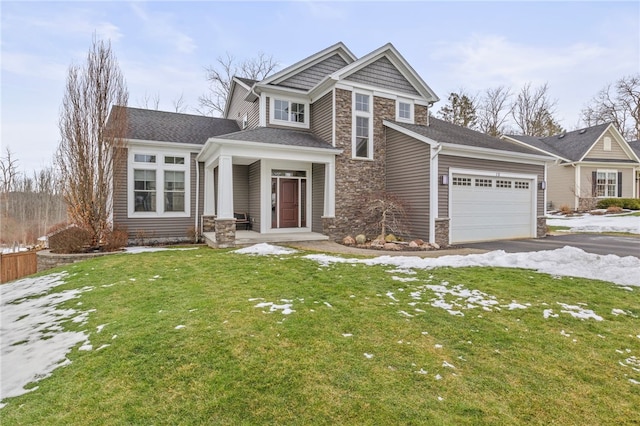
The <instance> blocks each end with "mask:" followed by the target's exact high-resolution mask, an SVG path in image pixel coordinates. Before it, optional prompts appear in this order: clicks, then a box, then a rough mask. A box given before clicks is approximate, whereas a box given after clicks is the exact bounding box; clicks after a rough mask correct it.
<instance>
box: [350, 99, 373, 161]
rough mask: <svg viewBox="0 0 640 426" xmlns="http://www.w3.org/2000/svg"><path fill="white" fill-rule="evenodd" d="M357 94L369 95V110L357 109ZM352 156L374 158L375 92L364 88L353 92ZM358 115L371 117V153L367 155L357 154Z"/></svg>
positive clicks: (356, 158)
mask: <svg viewBox="0 0 640 426" xmlns="http://www.w3.org/2000/svg"><path fill="white" fill-rule="evenodd" d="M356 94H359V95H365V96H369V111H368V112H365V111H356ZM351 111H352V117H351V158H353V159H354V160H373V146H374V145H373V93H371V92H365V91H362V90H354V91H352V92H351ZM356 117H367V118H368V119H369V149H368V152H369V155H368V156H367V157H358V156H356V143H357V137H356V121H357V120H356Z"/></svg>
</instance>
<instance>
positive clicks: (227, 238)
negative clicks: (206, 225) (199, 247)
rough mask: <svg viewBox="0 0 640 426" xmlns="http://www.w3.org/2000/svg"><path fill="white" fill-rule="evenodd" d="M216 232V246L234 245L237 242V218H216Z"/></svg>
mask: <svg viewBox="0 0 640 426" xmlns="http://www.w3.org/2000/svg"><path fill="white" fill-rule="evenodd" d="M214 228H215V233H216V242H215V244H216V247H218V248H227V247H234V246H235V244H236V220H235V219H216V220H215V222H214Z"/></svg>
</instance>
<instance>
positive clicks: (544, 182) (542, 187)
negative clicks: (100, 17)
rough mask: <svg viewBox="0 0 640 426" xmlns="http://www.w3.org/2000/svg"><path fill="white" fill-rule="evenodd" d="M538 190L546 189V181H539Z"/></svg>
mask: <svg viewBox="0 0 640 426" xmlns="http://www.w3.org/2000/svg"><path fill="white" fill-rule="evenodd" d="M540 189H547V182H546V181H544V180H543V181H541V182H540Z"/></svg>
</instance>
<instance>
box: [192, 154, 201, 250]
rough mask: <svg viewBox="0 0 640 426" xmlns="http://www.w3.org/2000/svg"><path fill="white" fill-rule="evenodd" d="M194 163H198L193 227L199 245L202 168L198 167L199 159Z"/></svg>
mask: <svg viewBox="0 0 640 426" xmlns="http://www.w3.org/2000/svg"><path fill="white" fill-rule="evenodd" d="M193 161H194V162H195V163H196V213H195V214H194V217H195V224H194V225H193V233H194V234H195V235H194V237H193V238H194V240H195V241H194V243H195V244H198V237H199V236H200V233H199V232H198V215H199V214H200V167H199V166H198V158H194V159H193Z"/></svg>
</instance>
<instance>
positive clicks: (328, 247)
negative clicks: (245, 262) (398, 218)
mask: <svg viewBox="0 0 640 426" xmlns="http://www.w3.org/2000/svg"><path fill="white" fill-rule="evenodd" d="M281 245H286V246H287V247H292V248H297V249H300V250H308V251H317V252H322V253H336V254H346V255H352V256H369V257H377V256H416V257H440V256H450V255H466V254H477V253H486V252H487V251H489V250H482V249H472V248H452V249H440V250H426V251H422V250H421V251H386V250H373V249H362V248H357V247H348V246H345V245H342V244H338V243H336V242H333V241H301V242H289V243H285V244H281Z"/></svg>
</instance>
